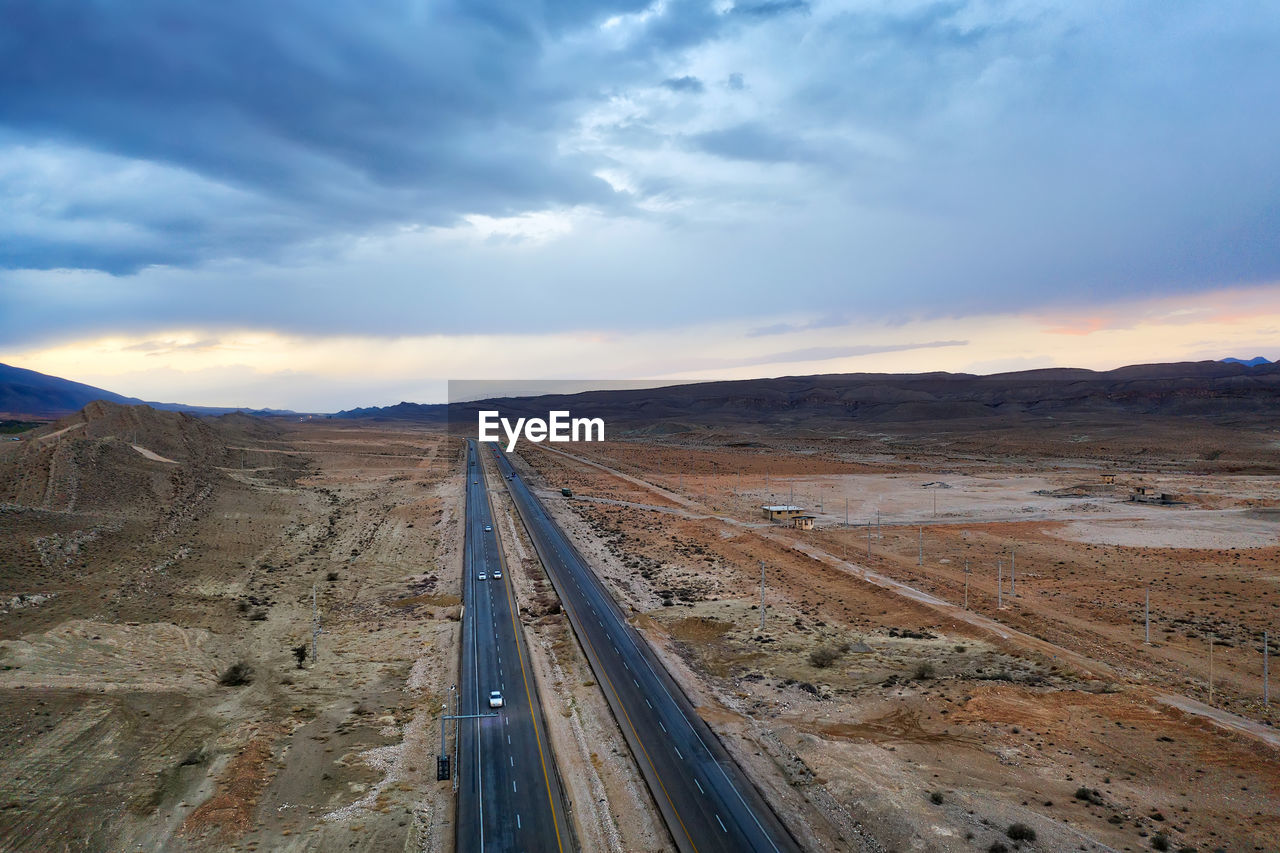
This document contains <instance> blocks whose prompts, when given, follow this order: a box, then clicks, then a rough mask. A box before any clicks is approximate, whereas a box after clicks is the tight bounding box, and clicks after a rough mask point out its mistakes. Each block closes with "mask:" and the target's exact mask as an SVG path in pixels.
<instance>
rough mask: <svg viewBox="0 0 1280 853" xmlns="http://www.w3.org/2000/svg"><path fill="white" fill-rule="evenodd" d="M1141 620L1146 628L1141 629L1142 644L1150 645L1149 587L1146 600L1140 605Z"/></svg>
mask: <svg viewBox="0 0 1280 853" xmlns="http://www.w3.org/2000/svg"><path fill="white" fill-rule="evenodd" d="M1142 621H1143V623H1144V624H1145V626H1146V628H1145V630H1144V631H1143V641H1142V642H1143V645H1147V646H1149V645H1151V587H1149V586H1148V587H1147V600H1146V603H1145V604H1144V605H1143V607H1142Z"/></svg>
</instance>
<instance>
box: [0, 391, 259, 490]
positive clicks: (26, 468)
mask: <svg viewBox="0 0 1280 853" xmlns="http://www.w3.org/2000/svg"><path fill="white" fill-rule="evenodd" d="M222 429H223V430H224V431H225V430H227V429H231V430H236V431H238V430H242V429H243V425H242V424H239V423H236V422H232V423H230V424H226V425H222ZM228 457H229V451H228V446H227V441H226V438H225V437H224V434H223V433H222V432H220V430H219V428H218V426H215V425H211V424H210V423H207V422H205V421H203V420H201V419H200V418H196V417H193V416H192V415H188V414H184V413H179V412H162V411H158V410H156V409H153V408H151V407H150V406H142V405H139V406H129V405H121V404H119V403H112V402H107V401H105V400H98V401H95V402H92V403H90V404H89V405H87V406H85V407H84V408H83V409H82V410H81V411H79V412H76V413H75V414H73V415H69V416H67V417H65V418H62V419H61V420H59V421H56V422H54V423H52V424H49V425H47V426H44V427H41V428H40V429H37V430H34V431H32V432H30V433H27V434H26V435H24V436H23V438H22V440H21V441H20V442H6V443H5V446H4V447H3V448H2V449H0V502H3V503H6V504H11V505H19V506H26V507H39V508H42V509H45V510H54V511H61V512H77V511H103V512H111V513H131V512H141V513H147V512H148V511H151V510H155V509H157V508H159V507H162V506H169V505H171V504H172V503H173V502H174V501H180V500H182V499H184V498H183V495H184V494H185V493H188V492H190V493H191V494H194V493H195V492H198V491H199V490H200V489H202V488H204V486H205V485H207V484H208V483H209V482H211V481H212V479H214V477H215V472H214V469H216V467H217V466H219V465H225V464H226V462H227V460H228ZM190 496H191V495H187V497H190Z"/></svg>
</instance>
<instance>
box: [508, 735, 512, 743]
mask: <svg viewBox="0 0 1280 853" xmlns="http://www.w3.org/2000/svg"><path fill="white" fill-rule="evenodd" d="M507 743H508V744H509V743H511V735H507Z"/></svg>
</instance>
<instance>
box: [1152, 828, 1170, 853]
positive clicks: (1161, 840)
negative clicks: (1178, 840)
mask: <svg viewBox="0 0 1280 853" xmlns="http://www.w3.org/2000/svg"><path fill="white" fill-rule="evenodd" d="M1151 849H1152V850H1168V849H1169V837H1168V836H1167V835H1165V834H1164V833H1163V832H1158V833H1156V834H1155V835H1153V836H1151Z"/></svg>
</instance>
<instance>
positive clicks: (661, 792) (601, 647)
mask: <svg viewBox="0 0 1280 853" xmlns="http://www.w3.org/2000/svg"><path fill="white" fill-rule="evenodd" d="M494 455H495V456H496V457H497V460H498V468H499V470H500V471H501V472H502V475H503V476H504V477H506V478H507V486H508V488H509V489H510V491H511V495H512V497H513V499H514V500H515V504H516V507H517V509H518V510H519V512H520V516H521V518H523V519H524V523H525V527H526V529H527V530H528V531H529V535H530V538H531V539H532V540H533V543H534V546H535V547H536V548H537V551H538V556H539V557H540V558H541V559H542V563H543V565H544V566H545V567H546V569H547V574H548V576H549V577H550V578H551V582H552V584H553V585H554V586H555V588H556V591H557V592H558V593H559V595H560V600H561V601H562V602H563V603H564V606H565V610H566V612H567V613H568V615H569V619H570V621H571V623H572V624H573V628H574V631H575V632H576V633H577V636H578V639H579V641H580V642H581V643H582V646H583V648H584V649H585V650H586V652H587V658H588V660H589V661H590V663H591V668H592V670H593V671H594V672H595V674H596V679H597V681H598V682H599V683H600V685H601V687H602V688H603V689H604V692H605V697H606V699H607V700H608V702H609V706H610V708H612V710H613V713H614V716H615V717H616V718H617V719H618V723H619V725H620V726H621V727H622V733H623V735H624V736H625V737H626V739H627V743H628V744H629V745H630V747H631V751H632V753H633V754H634V755H635V758H636V762H637V764H639V765H640V770H641V772H642V773H643V774H644V778H645V781H646V783H647V784H648V786H649V790H650V792H651V793H652V794H653V797H654V800H655V801H656V802H657V804H658V808H659V810H660V811H661V813H662V816H663V819H664V820H665V821H666V824H667V828H668V829H669V830H670V831H671V836H672V838H673V839H674V840H675V843H676V846H677V847H678V848H679V849H680V850H682V851H694V853H698V851H700V853H712V851H724V853H745V851H779V853H781V851H788V853H789V851H797V850H799V847H798V845H797V844H796V843H795V841H794V839H792V837H791V836H790V834H788V832H787V831H786V829H785V828H784V827H783V826H782V824H781V822H780V821H779V820H778V818H777V816H776V815H775V814H774V813H773V810H772V809H770V808H769V805H768V804H767V803H766V802H765V801H764V799H763V798H762V797H761V796H760V794H759V792H758V791H757V790H756V788H755V786H754V785H752V784H751V782H750V780H748V779H747V778H746V776H745V775H744V774H743V772H742V769H741V768H740V767H739V766H738V765H737V763H736V762H734V761H733V759H732V758H731V757H730V756H729V754H728V753H727V752H726V751H725V749H724V746H723V745H722V744H721V743H720V741H719V740H718V739H717V738H716V737H715V735H714V734H713V733H712V732H711V730H710V729H709V728H708V727H707V725H706V723H705V722H703V720H702V718H700V717H699V716H698V715H697V713H695V712H694V710H693V706H692V705H691V704H690V702H689V700H688V698H687V697H686V696H685V695H684V693H683V691H681V690H680V688H679V687H678V686H677V685H676V684H675V682H674V681H673V680H672V678H671V676H670V674H668V672H667V671H666V668H665V667H664V666H663V665H662V663H661V662H660V661H658V660H657V658H655V657H654V656H653V653H652V651H650V649H649V648H648V644H647V643H646V642H645V641H644V640H643V639H642V638H641V637H639V636H638V635H637V633H636V632H635V630H634V629H633V628H632V627H631V625H630V624H628V622H627V620H626V617H625V616H624V615H623V613H622V610H621V608H619V607H618V605H617V603H616V602H615V601H614V599H613V596H612V595H610V594H609V592H608V590H606V589H605V588H604V586H603V585H602V584H601V582H600V581H599V579H598V578H597V577H596V574H595V572H593V571H591V569H590V568H589V567H588V566H587V564H586V562H585V561H584V560H583V558H582V556H581V555H580V554H579V553H578V552H577V550H576V549H575V548H574V547H573V545H572V544H570V542H569V540H568V539H567V538H566V537H565V535H564V533H563V532H562V531H561V530H560V528H559V527H558V526H557V525H556V524H555V522H553V521H552V520H551V517H550V515H549V514H548V513H547V511H546V509H545V508H544V507H543V505H542V502H541V501H539V500H538V498H537V497H536V496H534V494H533V492H532V490H530V489H529V487H528V485H526V484H525V482H524V481H523V479H522V478H521V477H520V475H519V474H517V473H516V472H515V469H514V468H512V467H511V463H510V462H509V461H508V460H507V458H506V456H505V455H504V454H503V453H502V452H501V451H500V450H498V449H497V448H494Z"/></svg>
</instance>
